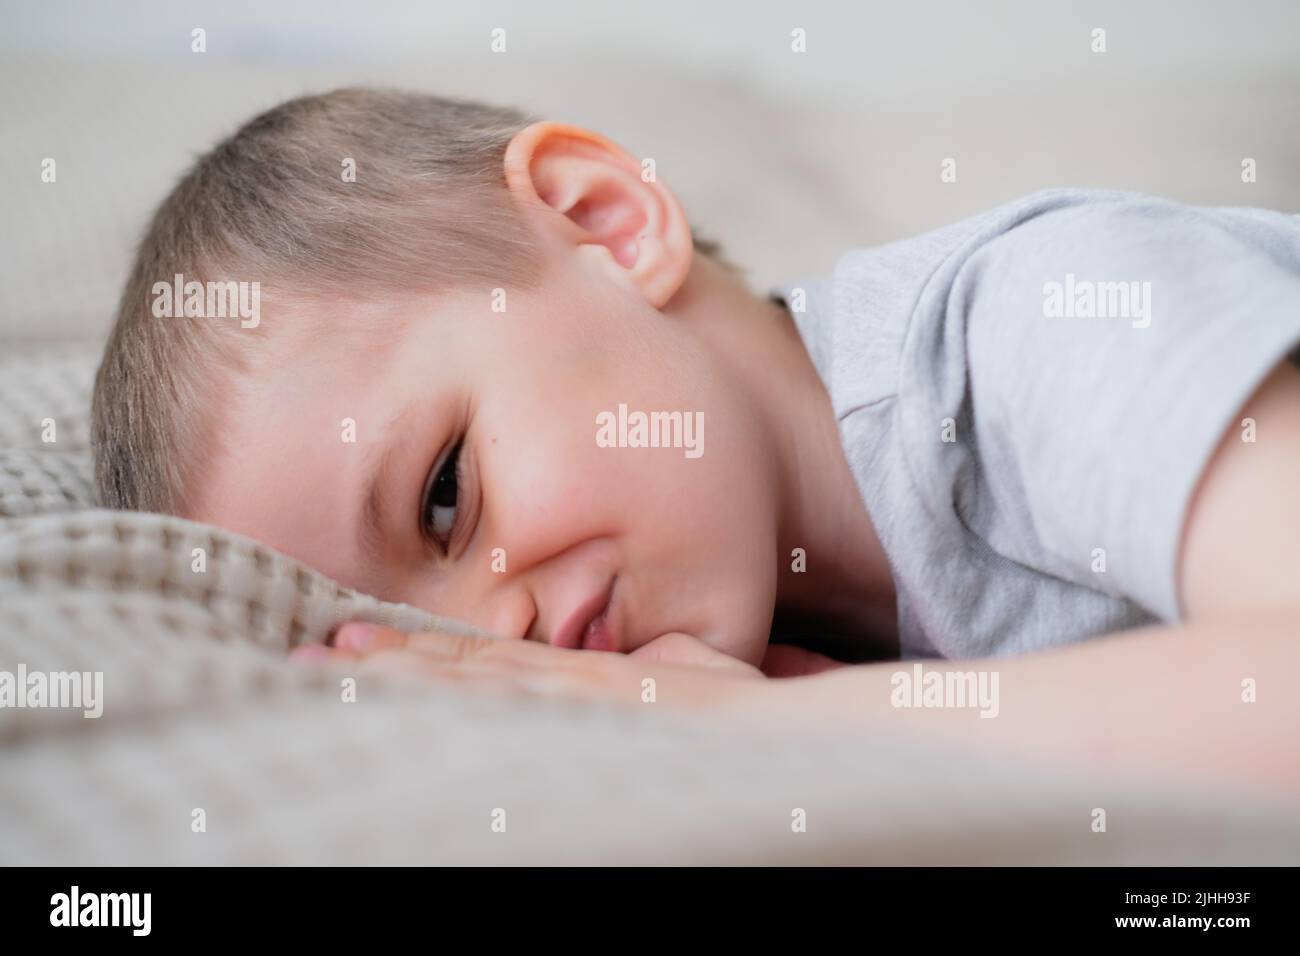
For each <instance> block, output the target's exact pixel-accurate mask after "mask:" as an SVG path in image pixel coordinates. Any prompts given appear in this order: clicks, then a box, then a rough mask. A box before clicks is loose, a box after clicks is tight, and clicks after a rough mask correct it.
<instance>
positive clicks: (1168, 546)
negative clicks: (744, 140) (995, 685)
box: [774, 190, 1300, 657]
mask: <svg viewBox="0 0 1300 956" xmlns="http://www.w3.org/2000/svg"><path fill="white" fill-rule="evenodd" d="M774 291H775V292H776V293H777V294H779V295H780V296H781V297H782V298H783V299H785V301H786V303H787V304H788V305H789V306H790V308H791V311H792V312H793V314H794V319H795V322H796V324H797V326H798V328H799V331H800V334H801V335H802V337H803V340H804V342H805V344H806V345H807V348H808V350H809V353H810V355H811V356H812V359H813V362H814V363H815V365H816V367H817V369H818V371H819V373H820V374H821V376H822V378H823V380H824V381H825V383H826V385H827V388H828V389H829V391H830V396H831V401H832V403H833V405H834V409H835V415H836V417H837V419H838V421H839V427H840V435H841V438H842V440H843V443H844V448H845V451H846V453H847V456H848V461H849V464H850V465H851V467H852V469H853V472H854V474H855V476H856V478H857V482H858V486H859V488H860V489H861V492H862V496H863V499H864V501H865V503H866V506H867V510H868V512H869V514H870V515H871V519H872V521H873V523H874V524H875V526H876V529H877V531H878V533H879V535H880V539H881V542H882V543H883V545H884V548H885V551H886V552H887V554H888V557H889V562H890V566H891V568H892V570H893V574H894V580H895V583H896V586H897V591H898V623H899V629H900V644H901V651H902V654H903V656H904V657H934V656H942V657H975V656H982V655H1001V654H1012V653H1019V652H1023V651H1028V650H1032V649H1035V648H1043V647H1049V646H1052V645H1058V644H1064V643H1067V642H1072V641H1079V640H1083V639H1085V638H1088V637H1092V636H1096V635H1100V634H1105V633H1108V632H1111V631H1116V630H1121V629H1124V628H1129V627H1134V626H1138V625H1142V624H1149V623H1152V622H1155V621H1177V620H1178V619H1179V618H1180V613H1181V612H1180V607H1179V595H1178V593H1177V579H1176V575H1177V564H1176V562H1177V558H1178V551H1179V544H1180V539H1181V532H1182V527H1183V520H1184V517H1185V514H1186V511H1187V507H1188V504H1189V501H1190V499H1191V496H1192V492H1193V491H1194V489H1195V487H1196V484H1197V481H1198V479H1199V477H1200V475H1201V474H1202V472H1203V470H1204V468H1205V466H1206V464H1207V463H1208V461H1209V459H1210V456H1211V454H1212V453H1213V451H1214V449H1215V447H1216V446H1217V445H1218V443H1219V441H1220V440H1221V438H1222V437H1223V436H1224V434H1225V433H1226V432H1227V430H1228V429H1233V430H1240V433H1241V435H1242V436H1243V438H1246V439H1248V438H1249V437H1250V433H1249V426H1244V427H1243V426H1242V423H1241V419H1240V417H1239V416H1238V413H1239V412H1240V411H1241V409H1242V406H1243V405H1244V404H1245V403H1246V401H1247V400H1248V399H1249V397H1250V395H1251V394H1252V392H1253V391H1254V390H1255V388H1256V387H1257V386H1258V385H1259V384H1260V382H1261V381H1262V380H1263V379H1264V378H1265V377H1266V376H1267V374H1268V373H1269V371H1270V370H1271V369H1272V368H1273V367H1274V366H1276V365H1277V364H1278V363H1279V362H1281V361H1283V360H1284V359H1285V358H1286V356H1287V353H1288V352H1290V351H1291V350H1292V349H1294V348H1295V347H1296V345H1297V343H1298V342H1300V217H1296V216H1291V215H1286V214H1283V213H1276V212H1267V211H1264V210H1257V209H1208V208H1196V207H1190V206H1185V205H1181V204H1178V203H1173V202H1168V201H1165V200H1160V199H1155V198H1151V197H1146V196H1139V195H1133V194H1128V193H1115V192H1098V191H1085V190H1050V191H1046V192H1041V193H1036V194H1034V195H1032V196H1028V197H1026V198H1024V199H1021V200H1018V201H1016V202H1013V203H1009V204H1007V205H1005V206H1001V207H999V208H997V209H994V210H992V211H990V212H987V213H984V214H982V215H979V216H976V217H974V218H972V219H968V220H965V221H963V222H959V223H956V224H954V225H951V226H947V227H945V228H942V229H939V230H936V231H935V232H931V233H928V234H926V235H922V236H919V237H916V238H913V239H906V240H903V241H900V242H895V243H891V244H889V245H885V246H880V247H876V248H868V249H859V250H854V251H852V252H849V253H847V254H845V255H844V256H842V257H841V258H840V259H839V261H838V262H837V263H836V266H835V269H834V273H833V275H832V277H831V278H830V279H819V280H816V281H808V282H792V283H788V284H786V285H783V286H781V287H780V288H778V289H776V290H774ZM801 305H803V306H805V308H804V309H803V311H800V306H801ZM809 557H810V558H812V556H811V555H810V556H809ZM1224 560H1225V561H1231V560H1233V556H1232V555H1226V554H1225V555H1224Z"/></svg>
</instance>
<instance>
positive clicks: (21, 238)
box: [0, 0, 1300, 348]
mask: <svg viewBox="0 0 1300 956" xmlns="http://www.w3.org/2000/svg"><path fill="white" fill-rule="evenodd" d="M0 9H2V10H3V14H2V17H3V19H2V24H3V26H2V28H0V64H2V65H0V142H2V143H3V150H2V151H0V171H2V172H3V177H2V178H0V208H2V209H3V215H4V224H5V227H6V228H5V230H4V238H3V243H4V245H3V248H0V348H2V347H4V344H5V343H8V344H9V345H10V346H11V347H16V346H17V345H19V344H22V343H28V344H36V343H47V342H52V341H65V340H69V339H74V340H79V341H84V340H86V339H88V338H91V337H94V338H97V337H99V336H102V335H103V334H104V332H106V330H107V327H108V323H109V321H110V319H111V316H112V313H113V309H114V307H115V303H116V299H117V295H118V292H119V289H120V285H121V283H122V281H123V278H124V275H125V272H126V268H127V263H128V261H129V257H130V255H131V252H132V248H133V245H134V243H135V242H136V241H137V240H138V238H139V236H140V234H141V232H142V229H143V227H144V223H145V220H146V217H147V215H148V214H149V213H150V212H151V210H152V209H153V207H154V206H155V205H156V204H157V202H158V201H159V199H161V198H162V196H163V195H164V194H165V193H166V191H167V190H168V189H169V188H170V186H171V184H172V183H173V182H174V181H175V179H176V177H177V176H178V175H179V173H180V172H181V171H182V170H183V169H184V168H185V166H186V165H187V164H188V163H189V162H190V161H191V160H192V159H193V158H194V157H195V156H196V155H197V154H198V153H200V152H202V151H203V150H205V149H206V148H208V147H209V146H210V145H212V144H213V143H214V142H215V141H216V140H217V139H218V138H220V137H221V136H223V135H225V134H226V133H228V132H230V131H231V130H233V129H234V128H235V127H236V126H237V125H238V124H239V123H240V122H242V121H243V120H245V119H247V118H249V117H250V116H251V115H253V114H254V113H255V112H257V111H259V110H261V109H264V108H266V107H269V106H271V105H273V104H274V103H276V102H278V101H280V100H282V99H285V98H287V97H290V96H293V95H295V94H298V93H302V92H309V91H323V90H326V89H330V88H333V87H336V86H339V85H344V84H355V83H375V84H388V85H400V86H403V87H409V88H415V89H422V90H428V91H432V92H437V93H443V94H450V95H459V96H468V97H476V98H480V99H485V100H491V101H497V102H504V103H510V104H514V105H518V106H521V107H524V108H526V109H528V110H530V111H532V112H534V113H536V114H538V115H539V116H547V117H552V118H557V119H563V120H566V121H570V122H575V123H581V124H585V125H588V126H591V127H593V128H595V129H598V130H600V131H601V132H604V133H605V134H607V135H609V136H611V137H613V138H615V139H616V140H618V141H619V142H621V143H622V144H623V145H624V146H626V148H627V149H629V150H630V151H631V152H633V153H634V154H636V155H638V156H640V157H653V158H654V159H655V161H656V165H657V171H658V175H659V177H660V179H661V180H662V181H664V182H666V183H668V184H669V185H670V186H671V187H672V188H674V189H675V190H676V192H677V193H678V195H679V197H680V198H681V199H682V201H683V203H684V204H685V207H686V210H687V213H688V215H689V216H690V218H691V220H692V222H693V224H694V225H695V226H696V228H697V229H698V230H699V231H700V232H702V233H703V234H704V235H706V236H709V237H711V238H715V239H718V240H720V241H721V242H722V243H723V245H724V247H725V249H726V250H727V252H728V254H729V255H730V257H731V258H732V259H734V260H735V261H737V262H738V263H739V264H740V265H742V266H743V267H745V268H746V269H747V271H748V272H749V273H750V276H751V280H752V282H753V283H754V284H755V285H756V286H760V287H763V286H767V285H769V284H772V283H774V282H777V281H779V280H782V279H786V278H793V277H797V276H805V275H808V274H812V273H822V272H826V271H827V270H829V269H830V268H831V266H832V264H833V262H834V259H835V257H836V255H837V254H838V253H839V252H841V251H843V250H844V249H845V248H847V247H850V246H853V245H863V244H871V243H878V242H883V241H888V240H890V239H894V238H901V237H903V236H906V235H911V234H915V233H916V232H919V231H923V230H925V229H928V228H931V227H934V226H938V225H941V224H943V223H946V222H949V221H952V220H955V219H959V218H961V217H963V216H967V215H970V214H972V213H974V212H977V211H979V210H981V209H984V208H987V207H989V206H992V205H995V204H997V203H999V202H1003V201H1005V200H1008V199H1011V198H1014V197H1016V196H1018V195H1021V194H1024V193H1027V192H1031V191H1033V190H1035V189H1038V188H1041V187H1045V186H1060V185H1084V186H1107V187H1117V188H1125V189H1134V190H1139V191H1145V192H1152V193H1158V194H1161V195H1166V196H1171V197H1175V198H1181V199H1185V200H1189V201H1193V202H1203V203H1213V204H1241V205H1259V206H1269V207H1272V208H1279V209H1283V210H1286V211H1290V212H1300V177H1298V176H1297V169H1300V165H1298V164H1300V124H1298V123H1297V122H1296V118H1297V116H1300V4H1297V3H1295V2H1294V0H1253V2H1242V3H1226V2H1221V0H1148V2H1144V3H1141V4H1134V3H1129V2H1089V3H1068V2H1059V3H1050V4H1049V3H1034V2H1027V0H1022V2H1013V0H990V2H981V3H966V2H958V0H922V2H903V0H887V2H865V3H850V2H824V0H823V2H798V3H778V2H715V3H709V4H698V3H694V2H690V0H661V2H657V3H655V4H650V5H645V4H638V5H632V4H613V3H605V2H599V0H569V2H564V3H545V4H543V3H536V2H526V0H512V2H485V3H477V2H476V3H445V2H430V3H424V2H394V0H388V2H382V0H381V2H365V3H357V2H347V0H326V2H307V0H291V2H280V3H267V2H256V0H234V2H229V0H228V2H220V3H218V2H175V0H168V2H164V0H143V2H132V3H106V2H96V0H50V2H45V3H39V4H36V3H18V2H16V0H4V2H3V3H2V4H0ZM196 28H201V29H202V30H203V31H205V42H206V52H203V53H195V52H193V51H192V44H193V39H192V31H193V30H195V29H196ZM497 28H500V29H502V30H504V31H505V41H506V49H505V52H500V53H494V52H493V51H492V48H491V44H492V31H493V30H494V29H497ZM1097 29H1102V30H1104V31H1105V52H1104V53H1102V52H1094V49H1093V48H1094V46H1096V45H1097V41H1096V39H1095V36H1094V30H1097ZM795 30H803V31H804V36H805V38H806V39H805V43H806V51H805V52H802V53H796V52H794V51H793V50H792V44H793V43H794V39H793V31H795ZM46 158H53V159H55V160H56V163H57V165H56V170H57V180H56V182H55V183H45V182H42V179H41V170H42V162H43V160H45V159H46ZM950 158H951V159H954V160H955V161H956V173H957V178H956V181H955V182H943V181H941V178H940V172H941V164H942V163H943V161H944V160H946V159H950ZM1246 158H1251V159H1254V160H1255V163H1256V171H1257V179H1256V181H1255V182H1253V183H1244V182H1243V181H1242V176H1241V171H1242V162H1243V160H1244V159H1246Z"/></svg>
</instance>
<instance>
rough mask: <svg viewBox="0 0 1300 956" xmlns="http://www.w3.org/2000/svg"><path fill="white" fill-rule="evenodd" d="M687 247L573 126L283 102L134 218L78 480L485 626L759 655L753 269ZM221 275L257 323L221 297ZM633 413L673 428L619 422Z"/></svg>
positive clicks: (659, 209)
mask: <svg viewBox="0 0 1300 956" xmlns="http://www.w3.org/2000/svg"><path fill="white" fill-rule="evenodd" d="M695 251H696V249H695V243H694V240H693V236H692V232H691V229H690V226H689V224H688V223H687V221H686V218H685V216H684V214H683V212H682V210H681V208H680V206H679V205H678V203H677V201H676V199H675V198H674V197H673V195H672V194H671V193H670V192H669V191H668V190H667V189H666V188H665V187H664V186H663V185H662V184H660V183H658V182H657V181H656V179H655V177H654V176H653V175H651V174H650V173H649V167H648V166H643V164H642V163H641V162H640V161H638V160H636V159H634V158H633V157H631V156H629V155H628V154H627V153H625V152H624V151H623V150H621V149H620V148H618V147H617V146H615V145H614V144H612V143H610V142H609V141H608V140H606V139H604V138H603V137H600V136H599V135H597V134H594V133H591V132H588V131H585V130H580V129H575V128H573V127H567V126H562V125H559V124H555V123H531V124H530V122H529V120H528V119H527V118H526V117H525V116H523V115H522V114H520V113H518V112H515V111H513V110H509V109H498V108H491V107H487V106H481V105H477V104H473V103H466V102H458V101H450V100H446V99H441V98H437V97H432V96H424V95H414V94H403V93H393V92H376V91H365V90H344V91H338V92H335V93H331V94H328V95H325V96H318V97H309V98H304V99H299V100H295V101H292V102H289V103H286V104H284V105H282V106H279V107H277V108H276V109H273V110H271V111H270V112H268V113H265V114H263V115H262V116H260V117H257V118H256V119H254V120H252V121H251V122H250V123H248V124H247V125H246V126H245V127H244V128H243V129H241V130H240V131H238V132H237V133H236V134H235V135H234V136H232V137H230V138H229V139H227V140H226V141H225V142H223V143H221V144H220V145H218V146H217V147H216V148H215V149H214V150H212V151H211V152H210V153H209V154H207V155H206V156H204V157H202V158H201V159H200V160H199V161H198V162H197V164H196V165H195V166H194V168H193V169H192V170H191V171H190V172H189V173H188V174H187V175H186V176H185V178H184V179H183V180H182V181H181V182H180V184H179V185H178V186H177V187H176V188H175V190H174V191H173V192H172V194H171V195H170V196H169V197H168V198H167V199H166V200H165V201H164V203H163V204H162V206H161V207H160V208H159V210H158V212H157V213H156V214H155V216H154V218H153V220H152V223H151V225H150V227H149V229H148V233H147V235H146V237H145V239H144V241H143V243H142V245H141V247H140V250H139V254H138V257H137V259H136V262H135V266H134V268H133V270H132V273H131V276H130V278H129V280H128V283H127V287H126V290H125V294H124V296H123V299H122V303H121V306H120V311H119V315H118V320H117V324H116V326H115V328H114V330H113V333H112V335H111V337H110V340H109V342H108V345H107V349H106V352H105V356H104V360H103V363H102V365H101V368H100V370H99V375H98V377H97V379H96V383H95V395H94V410H93V439H92V440H93V445H94V449H95V457H96V468H95V471H96V481H97V485H98V491H99V495H100V499H101V503H102V504H104V505H105V506H108V507H113V508H126V509H138V510H151V511H161V512H168V513H174V514H179V515H183V516H185V517H189V518H193V519H197V520H203V521H208V522H211V523H214V524H217V525H221V526H223V527H226V528H229V529H231V530H233V531H236V532H239V533H243V534H247V535H251V536H254V537H256V538H258V539H260V540H263V541H265V542H266V543H267V544H269V545H271V546H272V547H275V548H277V549H279V550H281V551H283V552H285V553H287V554H290V555H293V556H295V557H298V558H300V559H301V560H304V561H306V562H308V563H310V564H312V565H314V566H316V567H318V568H320V569H321V570H322V571H324V572H325V573H327V574H329V575H331V576H333V577H334V578H336V579H338V580H340V581H341V582H343V583H344V584H347V585H349V586H353V587H357V588H360V589H363V590H366V591H368V592H370V593H373V594H376V595H379V596H381V597H384V598H387V599H390V600H397V601H402V602H405V603H409V604H413V605H416V606H421V607H425V608H428V609H430V610H433V611H437V612H439V613H443V614H448V615H451V616H455V617H460V618H463V619H465V620H469V621H471V622H473V623H475V624H477V625H479V626H480V627H483V628H485V629H487V630H490V631H494V632H496V633H499V634H502V635H504V636H507V637H530V638H534V639H539V640H546V641H550V642H552V643H560V644H569V645H572V644H574V643H575V642H583V641H584V640H585V646H591V647H596V648H598V649H616V650H623V651H628V650H632V649H634V648H635V647H637V646H640V645H643V644H645V643H646V642H648V641H649V640H652V639H653V638H655V637H658V636H659V635H661V634H664V633H667V632H671V631H682V632H686V633H689V634H692V635H694V636H696V637H698V638H700V639H702V640H704V641H706V642H707V643H709V644H711V645H713V646H714V647H716V648H717V649H719V650H722V651H724V652H726V653H729V654H732V655H733V656H736V657H740V658H742V659H746V660H749V661H751V662H757V660H758V659H759V658H761V655H762V651H763V647H764V644H765V642H766V639H767V634H768V626H769V623H770V620H771V612H772V607H773V603H774V600H775V594H776V586H777V571H776V567H777V550H776V549H777V536H778V532H779V529H778V528H777V508H776V504H775V501H776V496H777V494H778V493H779V491H780V489H779V488H778V486H779V485H780V484H781V479H782V476H781V474H780V473H779V467H778V465H777V464H776V462H775V454H774V451H773V447H774V442H775V439H774V436H773V435H772V434H771V432H770V423H769V422H768V420H767V416H764V415H761V414H759V413H758V412H757V411H755V410H754V408H753V407H752V402H753V401H754V389H753V388H752V387H750V381H749V380H751V379H752V376H753V371H752V369H748V368H747V364H746V362H747V360H746V357H745V356H744V355H740V354H734V353H735V352H736V351H737V350H736V349H735V348H734V344H735V341H736V329H735V328H734V326H735V320H734V319H733V318H731V317H730V315H729V313H730V312H731V311H732V310H729V309H727V308H726V306H727V305H736V304H739V303H740V302H741V301H742V299H741V297H745V299H746V300H747V301H748V302H750V303H752V302H753V296H751V295H749V293H747V292H745V291H744V290H743V289H742V287H741V286H740V284H739V283H738V282H736V281H735V280H734V278H733V277H731V276H729V275H728V273H727V270H726V269H725V268H724V267H720V266H719V265H718V264H717V263H715V262H712V261H708V259H707V257H700V256H695V255H694V252H695ZM178 276H179V277H180V278H179V279H178V278H177V277H178ZM190 283H198V285H190ZM228 283H238V284H240V285H238V286H233V285H225V284H228ZM254 283H256V285H255V286H254ZM214 288H215V289H216V290H217V292H216V294H215V296H214V295H213V289H214ZM236 289H238V290H239V291H242V292H243V293H244V303H245V305H247V304H249V301H250V299H251V300H252V302H254V303H256V304H257V307H258V311H259V314H258V315H257V318H256V320H255V321H247V317H248V315H249V313H248V312H247V311H245V312H244V313H242V314H243V315H244V317H245V320H242V321H241V318H240V317H239V316H237V315H236V316H233V317H232V316H230V315H229V314H228V312H227V311H226V310H223V309H222V308H220V307H221V306H223V305H225V306H227V307H228V309H229V311H234V301H235V300H234V299H229V300H224V301H223V296H224V295H225V294H226V293H225V291H224V290H232V291H233V290H236ZM249 290H252V292H251V294H250V292H249ZM177 293H179V295H177ZM182 299H183V301H182ZM752 315H753V310H752V308H751V310H750V312H749V316H750V317H752ZM728 323H730V326H729V324H728ZM720 330H722V331H720ZM753 334H754V336H755V337H756V338H757V339H762V338H763V336H764V335H766V334H767V333H766V332H765V331H760V330H758V329H754V330H753ZM621 406H622V407H623V408H622V409H621V408H620V407H621ZM650 413H677V414H675V415H670V416H664V417H655V416H652V415H651V414H650ZM641 414H645V415H646V416H647V417H646V419H641V418H640V417H639V415H641ZM602 423H603V425H602ZM639 425H645V426H647V427H645V428H639ZM656 433H658V434H657V438H658V440H659V443H660V444H667V445H670V446H671V445H675V446H676V447H635V446H636V445H637V444H638V443H639V440H641V442H643V443H650V442H652V441H654V440H655V437H656ZM611 442H612V443H613V444H614V445H615V446H616V447H607V446H609V445H610V444H611ZM629 446H631V447H629ZM606 610H608V614H607V615H606V616H605V617H604V618H603V619H601V615H602V614H603V613H604V612H605V611H606ZM593 619H597V620H596V622H595V624H594V625H593V626H592V627H590V628H588V627H587V625H588V623H589V622H592V620H593Z"/></svg>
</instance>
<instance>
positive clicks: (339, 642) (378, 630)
mask: <svg viewBox="0 0 1300 956" xmlns="http://www.w3.org/2000/svg"><path fill="white" fill-rule="evenodd" d="M406 642H407V636H406V634H404V633H403V632H401V631H398V630H395V629H394V628H391V627H384V626H383V625H382V624H371V623H369V622H366V621H349V622H348V623H347V624H344V625H343V626H342V627H340V628H339V629H338V630H337V631H335V632H334V646H335V647H337V648H338V649H339V650H341V651H347V652H349V653H352V654H373V653H375V652H376V651H388V650H392V649H393V648H396V647H404V646H405V645H406Z"/></svg>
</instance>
